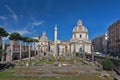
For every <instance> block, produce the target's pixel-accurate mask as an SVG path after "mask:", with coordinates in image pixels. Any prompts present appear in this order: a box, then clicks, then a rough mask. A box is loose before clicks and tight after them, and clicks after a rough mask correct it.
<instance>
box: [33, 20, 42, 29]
mask: <svg viewBox="0 0 120 80" xmlns="http://www.w3.org/2000/svg"><path fill="white" fill-rule="evenodd" d="M41 24H43V21H36V22H32V24H31V26H32V27H31V28H32V29H33V28H34V27H36V26H39V25H41Z"/></svg>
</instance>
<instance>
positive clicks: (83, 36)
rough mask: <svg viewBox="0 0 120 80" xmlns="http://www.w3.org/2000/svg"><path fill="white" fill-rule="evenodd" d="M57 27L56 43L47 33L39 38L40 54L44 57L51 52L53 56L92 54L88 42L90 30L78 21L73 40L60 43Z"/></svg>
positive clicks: (73, 32) (89, 42)
mask: <svg viewBox="0 0 120 80" xmlns="http://www.w3.org/2000/svg"><path fill="white" fill-rule="evenodd" d="M57 31H58V30H57V25H56V26H55V30H54V41H50V40H49V39H48V38H47V36H46V33H45V32H43V34H42V36H41V37H40V38H38V40H39V43H38V44H37V46H38V48H37V49H38V52H39V54H41V55H43V54H46V53H47V52H49V54H52V55H54V56H55V55H65V54H70V53H83V52H84V53H91V46H92V43H91V41H89V40H88V30H87V28H86V27H85V26H83V25H82V21H81V20H78V22H77V25H76V26H75V27H74V28H73V31H72V38H71V39H70V40H69V41H60V40H58V38H57Z"/></svg>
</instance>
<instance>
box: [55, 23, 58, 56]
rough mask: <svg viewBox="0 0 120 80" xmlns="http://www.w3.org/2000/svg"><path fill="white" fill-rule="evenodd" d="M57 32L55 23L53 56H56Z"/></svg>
mask: <svg viewBox="0 0 120 80" xmlns="http://www.w3.org/2000/svg"><path fill="white" fill-rule="evenodd" d="M57 32H58V29H57V25H55V29H54V44H55V49H54V55H55V56H58V51H57V37H58V36H57Z"/></svg>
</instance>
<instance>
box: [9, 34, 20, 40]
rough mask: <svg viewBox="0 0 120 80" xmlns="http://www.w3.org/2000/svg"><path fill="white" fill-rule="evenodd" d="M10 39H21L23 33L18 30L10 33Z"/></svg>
mask: <svg viewBox="0 0 120 80" xmlns="http://www.w3.org/2000/svg"><path fill="white" fill-rule="evenodd" d="M9 39H10V40H15V41H17V40H20V39H21V35H20V34H19V33H17V32H13V33H11V34H10V35H9Z"/></svg>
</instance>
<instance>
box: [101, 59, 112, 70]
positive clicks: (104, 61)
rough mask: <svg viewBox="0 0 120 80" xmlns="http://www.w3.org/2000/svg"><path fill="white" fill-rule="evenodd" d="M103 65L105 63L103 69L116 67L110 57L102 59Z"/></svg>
mask: <svg viewBox="0 0 120 80" xmlns="http://www.w3.org/2000/svg"><path fill="white" fill-rule="evenodd" d="M102 65H103V69H105V70H107V71H111V70H112V69H113V67H114V64H113V62H112V61H111V60H110V59H104V60H103V61H102Z"/></svg>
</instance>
